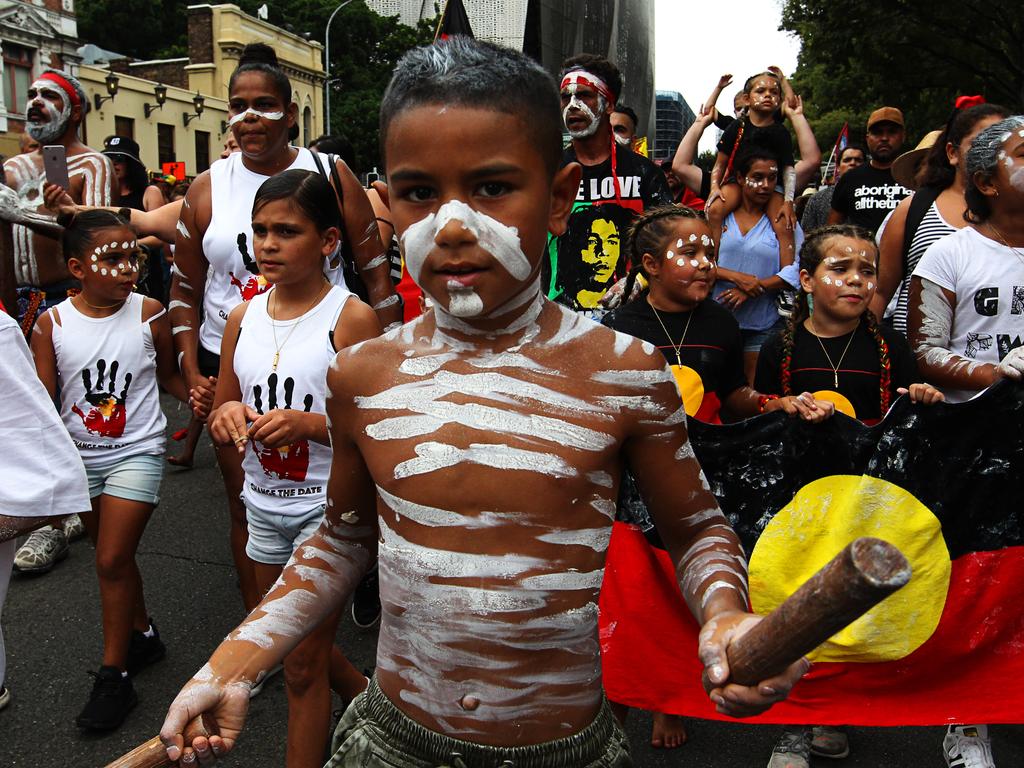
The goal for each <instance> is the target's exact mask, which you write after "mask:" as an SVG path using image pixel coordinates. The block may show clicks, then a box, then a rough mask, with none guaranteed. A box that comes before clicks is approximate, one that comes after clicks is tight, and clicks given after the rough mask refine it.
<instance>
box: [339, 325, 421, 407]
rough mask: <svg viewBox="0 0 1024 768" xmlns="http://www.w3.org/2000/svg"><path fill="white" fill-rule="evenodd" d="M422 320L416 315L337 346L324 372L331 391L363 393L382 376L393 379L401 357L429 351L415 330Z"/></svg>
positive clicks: (377, 383)
mask: <svg viewBox="0 0 1024 768" xmlns="http://www.w3.org/2000/svg"><path fill="white" fill-rule="evenodd" d="M371 312H372V310H371ZM374 317H376V315H374ZM422 323H423V318H422V317H419V318H416V319H415V320H411V321H410V322H408V323H406V324H405V325H403V326H401V327H399V328H395V329H393V330H390V331H388V332H387V333H384V334H381V335H380V336H375V337H374V338H372V339H367V340H365V341H360V342H357V343H355V344H352V345H351V346H348V347H345V348H344V349H342V350H339V352H338V354H337V355H336V356H335V358H334V362H333V363H332V364H331V367H330V369H329V370H328V372H327V384H328V386H329V387H330V388H331V391H332V392H333V393H334V394H335V395H338V394H341V393H344V392H349V391H350V392H351V394H362V393H364V392H365V391H367V390H368V389H369V390H372V389H373V388H374V387H376V386H378V385H379V384H380V383H382V382H383V381H385V380H390V379H393V378H394V376H395V374H396V372H397V371H398V368H399V366H400V365H401V364H402V361H404V360H406V359H408V358H410V357H413V356H415V355H418V354H424V353H426V352H428V351H429V347H427V345H426V344H425V343H424V339H422V338H419V334H418V333H417V330H418V329H419V327H420V326H421V325H422ZM435 351H436V350H435ZM385 377H387V379H385Z"/></svg>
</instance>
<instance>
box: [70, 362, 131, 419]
mask: <svg viewBox="0 0 1024 768" xmlns="http://www.w3.org/2000/svg"><path fill="white" fill-rule="evenodd" d="M117 368H118V364H117V361H116V360H114V361H113V362H112V363H111V364H110V371H109V372H108V371H107V361H106V360H104V359H103V358H100V359H99V360H97V361H96V387H95V390H94V389H93V384H92V374H91V373H90V371H89V369H88V368H86V369H84V370H83V371H82V383H83V384H84V385H85V400H86V402H88V403H89V406H90V408H89V412H88V413H83V412H82V409H81V408H79V407H78V403H75V404H74V405H72V406H71V411H72V413H75V414H77V415H78V417H79V418H80V419H81V420H82V424H84V425H85V428H86V429H87V430H89V431H90V432H92V433H93V434H96V435H102V436H103V437H121V435H123V434H124V427H125V423H126V420H127V410H126V408H125V401H126V400H127V398H128V387H130V386H131V385H132V374H131V373H130V372H129V373H126V374H125V375H124V386H123V387H122V388H121V394H120V395H115V394H114V390H115V389H116V388H117ZM108 373H109V376H108V375H107V374H108ZM105 377H106V382H104V378H105ZM104 386H106V389H105V390H104Z"/></svg>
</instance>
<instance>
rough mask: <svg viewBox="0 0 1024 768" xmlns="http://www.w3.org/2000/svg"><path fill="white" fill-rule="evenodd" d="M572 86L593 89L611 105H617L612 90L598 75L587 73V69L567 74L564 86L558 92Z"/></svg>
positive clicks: (563, 80)
mask: <svg viewBox="0 0 1024 768" xmlns="http://www.w3.org/2000/svg"><path fill="white" fill-rule="evenodd" d="M572 84H576V85H585V86H587V87H588V88H593V89H594V90H595V91H597V92H598V93H599V94H601V95H602V96H604V97H605V99H606V100H607V101H608V102H609V103H610V104H614V103H615V97H614V96H612V92H611V89H610V88H609V87H608V86H607V85H605V83H604V80H602V79H601V78H600V77H598V76H597V75H594V74H591V73H590V72H587V71H586V70H585V69H574V70H573V71H572V72H566V74H565V77H563V78H562V84H561V85H560V86H558V90H562V89H563V88H565V87H566V86H567V85H572Z"/></svg>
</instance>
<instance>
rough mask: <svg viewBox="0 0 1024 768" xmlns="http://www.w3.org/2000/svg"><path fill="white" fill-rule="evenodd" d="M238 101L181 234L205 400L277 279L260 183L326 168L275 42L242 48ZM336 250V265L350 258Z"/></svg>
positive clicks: (177, 295)
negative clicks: (227, 349) (241, 316)
mask: <svg viewBox="0 0 1024 768" xmlns="http://www.w3.org/2000/svg"><path fill="white" fill-rule="evenodd" d="M228 110H229V113H230V118H229V121H228V122H229V124H230V126H231V131H232V134H233V135H234V137H235V139H236V140H237V142H238V145H239V148H240V151H239V152H235V153H233V154H230V155H229V156H228V157H226V158H224V159H221V160H218V161H217V162H215V163H214V164H213V166H211V168H210V170H209V171H206V172H205V173H203V174H201V175H200V176H199V177H197V178H196V180H195V182H194V183H193V184H192V186H191V187H190V188H189V191H188V194H187V195H186V197H185V201H184V204H183V206H182V210H181V218H180V219H179V220H178V224H177V236H176V238H175V252H174V267H173V269H172V278H171V303H170V308H169V309H170V316H171V325H172V328H173V334H174V342H175V347H176V350H177V354H178V363H179V366H180V367H181V370H182V373H183V374H184V376H185V379H186V381H187V382H188V384H189V386H190V387H191V388H192V390H193V391H194V395H193V396H194V397H195V398H197V399H198V398H201V397H203V396H204V394H206V393H209V392H210V391H211V390H212V389H213V387H214V386H215V384H216V377H217V376H218V372H219V368H220V351H221V337H222V335H223V332H224V327H225V323H226V321H227V318H228V315H229V314H230V312H231V310H233V309H234V308H235V307H236V306H237V305H238V304H240V303H242V302H243V301H247V300H249V299H251V298H253V297H255V296H257V295H259V294H260V293H263V292H265V291H266V290H267V289H268V288H269V284H268V283H267V281H266V280H265V279H264V278H263V276H262V275H260V273H259V269H258V267H257V266H256V261H255V258H254V251H253V244H252V243H253V235H252V220H251V215H250V212H251V210H252V204H253V200H254V198H255V195H256V190H257V189H258V188H259V186H260V185H261V184H262V183H263V182H264V181H266V180H267V179H268V178H270V177H271V176H273V175H275V174H277V173H280V172H281V171H284V170H289V169H302V170H308V171H319V168H320V165H319V163H318V160H317V158H316V157H315V156H314V154H313V153H312V152H310V151H309V150H307V149H303V148H298V147H293V146H291V145H290V143H289V133H290V131H291V130H292V128H293V127H294V125H295V115H296V111H297V107H296V105H295V104H294V103H293V102H292V100H291V85H290V83H289V82H288V78H287V77H286V76H285V74H284V72H283V71H282V70H281V68H280V67H279V66H278V62H277V56H276V54H275V53H274V51H273V49H271V48H270V47H269V46H267V45H263V44H253V45H248V46H246V48H245V50H244V51H243V52H242V56H241V57H240V59H239V66H238V68H237V69H236V70H235V72H234V74H233V75H232V76H231V80H230V83H229V98H228ZM324 165H329V163H325V164H324ZM334 170H335V171H336V172H337V177H338V179H339V181H338V182H336V184H335V187H336V192H337V194H338V196H339V205H340V209H341V213H342V219H343V223H344V227H343V231H342V240H343V241H345V242H346V243H348V244H349V245H350V246H351V250H352V251H353V252H354V254H355V260H356V263H357V264H359V265H362V266H363V267H364V269H363V270H362V272H361V276H362V278H363V281H364V283H365V284H366V286H367V289H368V291H369V292H370V296H371V300H373V301H376V302H377V307H376V309H378V316H379V317H382V318H384V319H385V323H387V322H394V321H397V320H400V319H401V312H400V307H399V303H398V301H397V297H395V294H394V290H393V288H392V285H391V280H390V278H389V275H388V265H387V260H386V258H385V259H383V260H382V261H381V262H380V266H379V267H371V268H366V267H370V265H371V264H372V263H373V262H374V260H376V259H377V258H378V257H379V256H380V255H381V254H383V253H385V248H384V246H383V245H382V244H381V242H380V235H379V232H378V229H377V224H376V221H375V220H374V216H373V211H372V209H371V208H370V205H369V202H368V201H367V199H366V194H365V193H364V192H363V189H362V187H361V186H360V184H359V182H358V180H357V179H356V178H355V176H353V174H352V172H351V171H350V170H349V169H348V166H346V165H345V164H344V163H343V162H341V161H338V162H337V163H336V167H335V169H334ZM321 172H323V173H326V170H325V171H321ZM339 253H340V251H339ZM332 258H333V261H332V262H331V266H334V264H336V263H337V261H338V259H339V258H340V257H339V256H337V255H336V256H335V257H332ZM325 266H326V265H325ZM340 273H341V270H340V268H339V269H337V270H335V271H333V272H332V278H333V281H334V282H338V281H340V279H341V275H340ZM393 297H394V298H393ZM389 302H390V303H389ZM218 462H219V463H220V466H221V471H222V473H223V475H224V483H225V489H226V490H227V496H228V505H229V509H230V511H231V518H232V525H231V549H232V554H233V556H234V561H235V567H236V569H237V570H238V574H239V582H240V586H241V590H242V598H243V602H244V604H245V607H246V610H249V609H251V608H252V607H253V606H254V605H256V603H257V602H258V601H259V598H260V594H259V589H258V587H257V583H256V578H255V574H254V571H253V565H252V561H251V560H250V559H249V558H248V557H247V556H246V554H245V546H246V541H247V538H248V535H247V530H246V522H245V508H244V506H243V505H242V503H241V502H240V501H239V493H240V492H241V487H242V470H241V466H240V464H239V460H238V457H237V455H236V454H235V452H234V451H218Z"/></svg>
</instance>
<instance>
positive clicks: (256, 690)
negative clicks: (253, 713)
mask: <svg viewBox="0 0 1024 768" xmlns="http://www.w3.org/2000/svg"><path fill="white" fill-rule="evenodd" d="M282 669H284V665H283V664H278V665H277V666H276V667H274V668H273V669H271V670H270V671H269V672H267V674H265V675H264V676H263V679H262V680H260V681H259V682H258V683H256V685H254V686H253V687H252V688H250V689H249V698H250V699H255V698H256V697H257V696H259V695H260V694H261V693H263V686H264V685H266V683H267V681H268V680H269V679H270V678H272V677H273V676H274V675H276V674H277V673H278V672H280V671H281V670H282Z"/></svg>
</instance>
